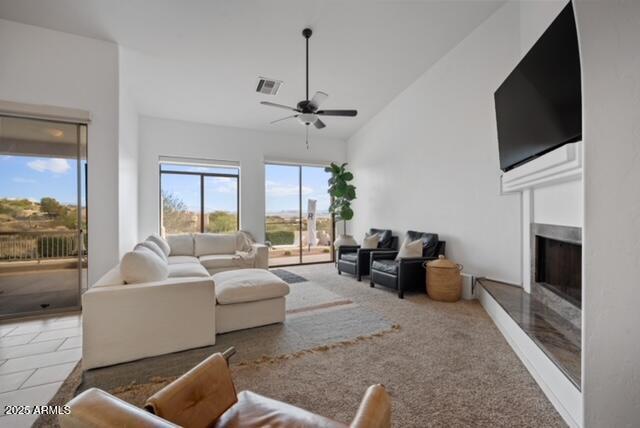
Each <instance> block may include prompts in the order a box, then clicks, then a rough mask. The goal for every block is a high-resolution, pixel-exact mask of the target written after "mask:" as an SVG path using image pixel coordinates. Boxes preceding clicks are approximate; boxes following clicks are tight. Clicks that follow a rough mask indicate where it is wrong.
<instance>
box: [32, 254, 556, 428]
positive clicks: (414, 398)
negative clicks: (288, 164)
mask: <svg viewBox="0 0 640 428" xmlns="http://www.w3.org/2000/svg"><path fill="white" fill-rule="evenodd" d="M288 269H290V270H291V271H292V272H295V273H297V274H299V275H302V276H304V277H306V278H308V279H309V281H311V282H313V283H315V284H321V286H322V287H323V288H325V289H326V290H328V291H330V292H332V293H335V294H337V295H340V296H342V298H344V299H347V300H351V301H353V302H354V305H355V307H356V308H357V309H366V310H368V311H370V312H371V313H376V314H380V315H381V316H382V317H384V318H385V319H387V320H389V321H390V322H392V323H393V325H399V326H400V328H399V329H391V330H390V331H388V332H384V333H379V334H373V335H370V336H367V337H362V338H361V339H358V340H345V341H344V343H337V344H336V346H333V347H322V346H319V347H318V346H314V347H312V348H314V349H313V350H312V351H307V352H294V353H292V355H290V357H291V358H275V359H273V358H265V359H263V361H262V362H255V361H253V362H252V361H243V362H242V364H239V363H240V361H236V363H235V364H232V370H233V375H234V379H235V382H236V385H237V387H238V389H239V390H242V389H251V390H253V391H256V392H258V393H261V394H264V395H267V396H269V397H272V398H276V399H280V400H284V401H287V402H289V403H292V404H295V405H298V406H301V407H304V408H306V409H308V410H311V411H314V412H317V413H320V414H322V415H325V416H329V417H332V418H334V419H337V420H341V421H344V422H348V421H350V420H351V418H352V417H353V415H354V414H355V412H356V409H357V407H358V404H359V402H360V399H361V396H362V394H363V393H364V391H365V389H366V388H367V386H368V385H370V384H373V383H383V384H385V385H386V386H387V388H388V390H389V392H390V394H391V396H392V399H393V423H394V426H397V427H555V426H564V423H563V421H562V419H561V418H560V417H559V416H558V414H557V413H556V412H555V410H554V409H553V407H552V406H551V404H550V403H549V402H548V401H547V399H546V398H545V396H544V394H543V393H542V391H541V390H540V389H539V387H538V386H537V384H536V383H535V381H534V380H533V379H532V378H531V376H530V375H529V373H528V372H527V370H526V369H525V367H524V366H523V365H522V363H521V362H520V360H519V359H518V358H517V357H516V355H515V354H514V353H513V351H512V350H511V348H510V347H509V345H508V344H507V343H506V341H505V339H504V338H503V337H502V335H501V334H500V332H499V331H498V330H497V329H496V327H495V326H494V324H493V322H492V321H491V319H490V318H489V316H488V315H487V314H486V313H485V312H484V310H483V309H482V307H481V306H480V305H479V304H478V302H475V301H473V302H458V303H454V304H450V303H438V302H434V301H431V300H429V299H428V298H427V297H426V295H423V294H407V295H406V297H405V299H404V300H400V299H398V298H397V297H396V294H395V293H392V292H390V291H388V290H385V289H378V288H375V289H371V288H369V284H368V281H363V282H357V281H355V280H354V279H353V278H351V277H349V276H345V275H343V276H338V275H337V274H336V272H335V269H334V268H333V266H332V265H317V266H307V267H298V268H288ZM348 309H349V308H348V307H346V308H342V309H340V310H343V311H344V310H348ZM320 327H322V326H320ZM272 356H274V357H275V356H276V355H272ZM171 378H172V376H165V377H164V379H163V378H160V379H156V378H154V379H149V380H148V381H147V382H145V383H143V384H141V385H134V386H133V387H131V386H127V385H123V384H121V386H120V387H119V388H112V389H111V390H112V391H114V392H118V395H119V396H121V397H122V398H124V399H126V400H128V401H132V402H137V403H140V402H142V401H144V398H146V396H147V395H148V394H149V393H150V392H152V391H155V390H157V389H159V388H160V387H161V386H162V385H164V384H165V383H166V382H168V381H169V380H170V379H171ZM79 381H80V379H79V376H78V371H75V372H74V373H73V374H72V375H71V377H70V379H68V381H67V382H65V384H64V385H63V389H62V390H61V391H60V392H59V394H58V396H57V397H55V398H54V400H53V401H54V402H56V401H59V400H61V399H62V398H65V397H69V396H70V394H71V393H72V392H73V390H74V389H75V388H74V384H75V386H76V387H77V385H78V384H79ZM50 422H51V421H50V420H49V421H46V420H40V421H39V423H41V424H46V423H50ZM43 426H44V425H43Z"/></svg>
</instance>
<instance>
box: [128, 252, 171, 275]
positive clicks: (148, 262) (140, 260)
mask: <svg viewBox="0 0 640 428" xmlns="http://www.w3.org/2000/svg"><path fill="white" fill-rule="evenodd" d="M120 276H122V279H123V280H124V282H125V283H126V284H139V283H144V282H154V281H162V280H163V279H167V278H168V277H169V266H168V265H167V264H166V263H164V262H163V261H162V260H160V257H158V256H157V255H156V254H155V253H154V252H153V251H151V250H150V249H148V248H146V247H140V248H138V249H137V250H134V251H130V252H128V253H126V254H125V255H124V256H123V257H122V261H120Z"/></svg>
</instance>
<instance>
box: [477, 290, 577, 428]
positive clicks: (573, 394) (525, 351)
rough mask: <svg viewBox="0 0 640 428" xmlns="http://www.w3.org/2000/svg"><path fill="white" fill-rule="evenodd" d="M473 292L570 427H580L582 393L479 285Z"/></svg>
mask: <svg viewBox="0 0 640 428" xmlns="http://www.w3.org/2000/svg"><path fill="white" fill-rule="evenodd" d="M476 293H477V295H478V299H479V300H480V303H481V304H482V307H483V308H484V310H485V311H486V312H487V313H488V314H489V316H490V317H491V319H492V320H493V322H494V323H495V325H496V327H498V330H500V332H501V333H502V335H503V336H504V337H505V339H506V340H507V342H508V343H509V345H510V346H511V348H512V349H513V351H514V352H515V353H516V355H517V356H518V358H520V360H521V361H522V363H523V364H524V366H525V367H526V368H527V370H528V371H529V373H531V376H532V377H533V378H534V380H535V381H536V382H537V383H538V385H539V386H540V388H541V389H542V391H543V392H544V394H545V395H546V396H547V398H548V399H549V401H550V402H551V404H553V407H555V409H556V410H557V411H558V413H559V414H560V416H562V418H563V419H564V421H565V422H566V423H567V424H568V425H569V426H570V427H576V428H581V427H582V393H581V392H580V391H579V390H578V389H577V388H576V387H575V386H574V385H573V384H572V383H571V381H570V380H569V379H567V378H566V376H565V375H564V373H562V371H560V369H559V368H558V367H557V366H556V365H555V364H554V363H553V361H551V360H550V359H549V358H548V357H547V356H546V354H545V353H544V352H543V351H542V350H541V349H540V348H539V347H538V345H536V344H535V343H534V342H533V340H531V338H529V336H527V334H526V333H525V332H524V331H522V329H521V328H520V327H519V326H518V324H516V322H515V321H514V320H513V319H512V318H511V316H509V314H508V313H507V312H506V311H505V310H504V309H503V308H502V306H500V304H498V302H496V301H495V300H494V299H493V297H492V296H491V294H489V293H488V292H487V291H486V290H485V289H484V288H482V286H478V287H477V290H476Z"/></svg>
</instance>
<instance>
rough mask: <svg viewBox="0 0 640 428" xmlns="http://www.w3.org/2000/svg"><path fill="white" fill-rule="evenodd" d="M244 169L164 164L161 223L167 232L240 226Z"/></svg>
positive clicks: (232, 229) (219, 230)
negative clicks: (241, 187) (240, 192)
mask: <svg viewBox="0 0 640 428" xmlns="http://www.w3.org/2000/svg"><path fill="white" fill-rule="evenodd" d="M239 181H240V170H239V169H238V168H235V167H219V166H201V165H193V164H179V163H165V162H161V163H160V224H161V228H162V230H161V232H163V233H164V234H166V235H173V234H177V233H194V232H213V233H230V232H235V231H237V230H238V229H239V228H240V210H239V209H238V207H239V202H238V201H239V188H240V186H239V184H240V183H239Z"/></svg>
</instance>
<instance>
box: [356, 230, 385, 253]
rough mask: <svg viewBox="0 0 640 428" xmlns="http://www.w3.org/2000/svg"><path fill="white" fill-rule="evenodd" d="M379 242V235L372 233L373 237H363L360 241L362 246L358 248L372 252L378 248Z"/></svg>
mask: <svg viewBox="0 0 640 428" xmlns="http://www.w3.org/2000/svg"><path fill="white" fill-rule="evenodd" d="M379 242H380V235H378V234H377V233H374V234H373V235H369V234H367V235H365V237H364V239H363V240H362V246H361V247H360V248H362V249H365V250H372V249H374V248H378V243H379Z"/></svg>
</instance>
